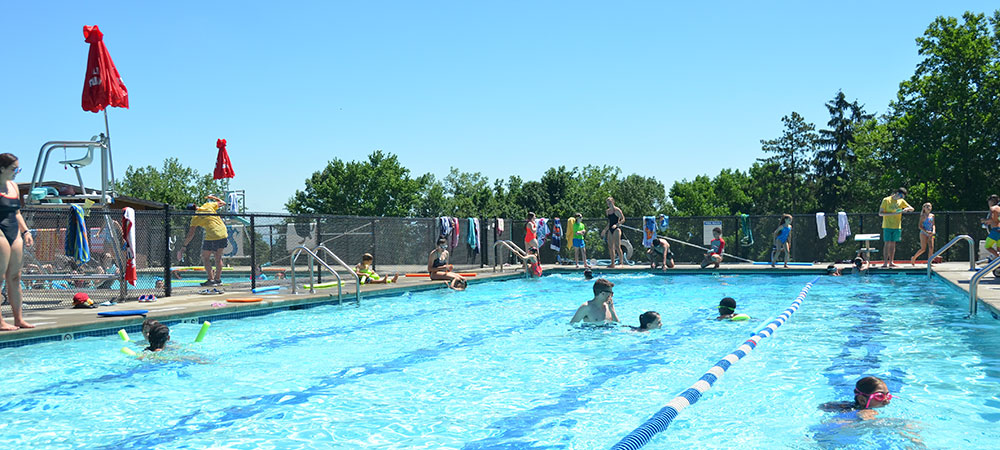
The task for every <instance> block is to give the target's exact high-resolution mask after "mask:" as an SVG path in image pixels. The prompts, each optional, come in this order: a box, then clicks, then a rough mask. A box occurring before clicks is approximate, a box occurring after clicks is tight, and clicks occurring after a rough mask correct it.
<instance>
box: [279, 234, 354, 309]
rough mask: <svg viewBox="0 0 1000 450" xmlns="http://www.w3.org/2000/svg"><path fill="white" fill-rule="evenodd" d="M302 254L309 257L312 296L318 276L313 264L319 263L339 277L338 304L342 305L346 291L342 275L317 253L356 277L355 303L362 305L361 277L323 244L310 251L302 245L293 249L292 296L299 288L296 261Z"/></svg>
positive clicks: (310, 291)
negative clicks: (331, 259) (327, 257)
mask: <svg viewBox="0 0 1000 450" xmlns="http://www.w3.org/2000/svg"><path fill="white" fill-rule="evenodd" d="M302 253H305V254H307V255H309V293H310V294H315V293H316V287H315V285H316V281H315V280H316V276H315V272H314V270H313V263H314V262H317V263H319V264H320V265H321V266H323V267H325V268H326V270H329V271H330V273H332V274H333V276H335V277H337V304H340V303H342V297H343V291H344V282H343V280H342V279H341V278H340V274H339V273H337V271H336V270H334V268H333V267H330V265H329V264H327V263H326V261H323V259H322V258H320V257H319V256H318V255H317V253H325V254H326V255H327V256H329V257H331V258H333V260H334V261H336V262H337V264H338V265H340V267H343V268H344V269H346V270H347V271H348V272H350V274H351V275H352V276H354V296H355V302H356V303H358V304H361V279H360V277H358V274H356V273H354V269H352V268H351V267H350V266H348V265H347V264H346V263H344V260H342V259H340V257H339V256H337V255H336V254H335V253H333V251H332V250H330V249H329V248H327V247H326V246H325V245H323V244H320V245H319V246H318V247H316V248H315V249H312V250H310V249H309V248H308V247H306V246H304V245H300V246H298V247H295V248H294V249H292V261H291V270H292V278H291V280H292V294H295V291H296V288H297V287H298V284H297V283H296V282H295V261H296V260H297V259H298V258H299V255H301V254H302Z"/></svg>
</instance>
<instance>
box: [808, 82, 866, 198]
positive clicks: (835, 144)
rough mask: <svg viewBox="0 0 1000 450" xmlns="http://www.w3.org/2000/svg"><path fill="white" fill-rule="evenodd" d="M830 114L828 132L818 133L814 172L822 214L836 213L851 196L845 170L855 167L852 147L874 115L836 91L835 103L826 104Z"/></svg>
mask: <svg viewBox="0 0 1000 450" xmlns="http://www.w3.org/2000/svg"><path fill="white" fill-rule="evenodd" d="M826 109H827V111H829V112H830V121H829V122H827V123H826V124H827V126H829V127H830V128H829V129H824V130H820V131H819V135H820V138H819V141H818V144H819V145H818V147H817V150H816V156H815V158H814V160H813V167H814V169H815V178H816V184H817V186H816V188H817V189H816V191H817V195H818V200H819V208H820V209H821V210H823V211H835V210H837V208H838V207H840V203H841V202H842V201H844V197H845V196H846V195H848V192H847V190H846V189H845V187H846V185H847V171H846V167H847V166H848V165H850V164H852V163H853V162H854V161H855V159H856V156H855V154H854V150H853V149H852V146H853V145H854V134H855V133H856V132H857V128H858V127H859V126H861V125H862V124H863V123H864V122H866V121H868V120H871V118H872V117H873V116H872V115H871V114H868V113H866V112H865V110H864V107H862V106H861V105H860V104H858V101H857V100H855V101H854V102H853V103H848V101H847V97H846V96H845V95H844V93H843V92H842V91H837V95H836V96H834V98H833V100H830V101H829V102H827V103H826Z"/></svg>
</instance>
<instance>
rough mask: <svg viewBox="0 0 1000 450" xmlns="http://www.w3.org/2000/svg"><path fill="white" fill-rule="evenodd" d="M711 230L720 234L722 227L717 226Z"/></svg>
mask: <svg viewBox="0 0 1000 450" xmlns="http://www.w3.org/2000/svg"><path fill="white" fill-rule="evenodd" d="M712 232H713V233H719V234H722V228H719V227H715V228H712Z"/></svg>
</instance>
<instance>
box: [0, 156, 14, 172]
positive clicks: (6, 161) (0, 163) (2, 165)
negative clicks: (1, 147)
mask: <svg viewBox="0 0 1000 450" xmlns="http://www.w3.org/2000/svg"><path fill="white" fill-rule="evenodd" d="M16 162H17V157H16V156H14V154H13V153H0V169H6V168H8V167H10V166H11V164H14V163H16Z"/></svg>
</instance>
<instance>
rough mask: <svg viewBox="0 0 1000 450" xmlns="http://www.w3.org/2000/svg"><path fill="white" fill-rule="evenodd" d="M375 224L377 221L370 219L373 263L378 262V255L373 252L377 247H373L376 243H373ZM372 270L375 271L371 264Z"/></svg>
mask: <svg viewBox="0 0 1000 450" xmlns="http://www.w3.org/2000/svg"><path fill="white" fill-rule="evenodd" d="M375 222H378V220H375V219H374V218H373V219H372V256H373V257H374V258H375V261H378V253H377V252H376V251H375V249H376V248H377V246H376V245H375V242H376V241H375ZM372 270H375V265H374V264H372Z"/></svg>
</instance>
